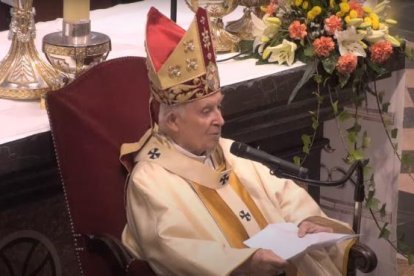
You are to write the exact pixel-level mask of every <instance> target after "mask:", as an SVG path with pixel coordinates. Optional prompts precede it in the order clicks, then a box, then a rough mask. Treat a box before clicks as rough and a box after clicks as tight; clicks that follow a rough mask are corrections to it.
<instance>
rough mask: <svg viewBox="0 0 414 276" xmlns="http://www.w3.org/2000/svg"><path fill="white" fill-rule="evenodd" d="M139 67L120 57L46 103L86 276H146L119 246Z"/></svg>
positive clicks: (138, 130)
mask: <svg viewBox="0 0 414 276" xmlns="http://www.w3.org/2000/svg"><path fill="white" fill-rule="evenodd" d="M148 100H149V83H148V79H147V71H146V65H145V59H144V58H139V57H126V58H119V59H114V60H110V61H107V62H104V63H101V64H98V65H97V66H95V67H93V68H92V69H90V70H89V71H87V72H85V73H84V74H82V75H81V76H79V77H78V78H77V79H75V80H74V81H73V82H72V83H70V84H69V85H67V86H66V87H64V88H62V89H61V90H59V91H55V92H51V93H49V94H48V95H47V99H46V104H47V109H48V114H49V119H50V124H51V129H52V134H53V140H54V147H55V151H56V156H57V160H58V165H59V170H60V174H61V181H62V185H63V189H64V192H65V198H66V205H67V211H68V214H69V217H70V220H71V221H70V224H71V227H72V233H73V241H74V244H75V248H76V254H77V258H78V261H79V265H80V267H81V270H82V271H83V273H84V275H100V276H106V275H138V274H139V275H151V274H153V272H152V270H151V269H150V267H149V266H148V264H147V263H145V262H143V261H139V260H135V259H133V258H132V257H131V256H130V255H129V254H128V252H127V251H126V250H125V249H124V248H123V246H122V244H121V243H120V242H119V239H120V237H121V232H122V230H123V228H124V226H125V223H126V216H125V209H124V188H125V187H124V185H125V179H126V174H127V172H126V170H125V169H124V168H123V167H122V165H121V163H120V162H119V149H120V146H121V144H122V143H125V142H135V141H137V140H138V139H139V137H140V136H141V135H142V134H143V133H144V131H145V130H147V129H148V127H149V126H150V118H149V112H148ZM350 260H351V261H350V265H349V271H350V275H353V274H352V273H355V269H359V270H361V271H363V272H369V271H372V270H373V269H374V268H375V266H376V257H375V254H374V253H373V252H372V250H370V249H369V248H367V247H366V246H364V245H362V244H356V245H355V246H354V247H353V248H352V249H351V252H350Z"/></svg>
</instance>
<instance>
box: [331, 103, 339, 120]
mask: <svg viewBox="0 0 414 276" xmlns="http://www.w3.org/2000/svg"><path fill="white" fill-rule="evenodd" d="M338 103H339V102H338V100H336V101H334V102H333V103H331V106H332V110H333V112H334V115H335V116H337V115H338Z"/></svg>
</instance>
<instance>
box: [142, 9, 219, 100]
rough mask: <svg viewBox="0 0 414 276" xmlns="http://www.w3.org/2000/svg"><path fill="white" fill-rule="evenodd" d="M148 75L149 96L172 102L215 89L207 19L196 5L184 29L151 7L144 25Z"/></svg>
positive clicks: (215, 71)
mask: <svg viewBox="0 0 414 276" xmlns="http://www.w3.org/2000/svg"><path fill="white" fill-rule="evenodd" d="M145 46H146V51H147V65H148V75H149V80H150V85H151V93H152V94H153V97H154V98H155V99H156V100H157V101H158V102H160V103H164V104H168V105H173V104H179V103H185V102H190V101H193V100H196V99H200V98H203V97H206V96H208V95H210V94H212V93H215V92H217V91H219V89H220V80H219V75H218V69H217V64H216V57H215V52H214V47H213V41H212V37H211V33H210V26H209V18H208V16H207V12H206V10H205V9H202V8H199V9H198V10H197V12H196V14H195V18H194V20H193V22H192V23H191V25H190V27H189V29H188V30H187V31H185V30H183V29H182V28H181V27H180V26H178V25H177V24H176V23H175V22H173V21H171V20H170V19H169V18H168V17H166V16H164V15H163V14H161V13H160V12H159V11H158V10H157V9H155V8H151V9H150V11H149V12H148V21H147V28H146V43H145Z"/></svg>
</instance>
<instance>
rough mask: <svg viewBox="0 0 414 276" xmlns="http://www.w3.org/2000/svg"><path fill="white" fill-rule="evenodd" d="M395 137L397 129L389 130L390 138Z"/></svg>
mask: <svg viewBox="0 0 414 276" xmlns="http://www.w3.org/2000/svg"><path fill="white" fill-rule="evenodd" d="M397 135H398V128H394V129H392V130H391V138H392V139H395V138H397Z"/></svg>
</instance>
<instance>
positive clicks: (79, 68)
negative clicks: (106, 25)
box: [43, 20, 111, 79]
mask: <svg viewBox="0 0 414 276" xmlns="http://www.w3.org/2000/svg"><path fill="white" fill-rule="evenodd" d="M90 26H91V25H90V20H82V21H79V22H76V23H72V22H65V21H63V26H62V31H61V32H55V33H50V34H47V35H46V36H45V37H44V38H43V52H44V53H45V54H46V57H47V59H48V60H49V62H50V64H52V66H53V67H54V68H55V69H57V70H59V71H61V72H63V73H65V74H66V75H67V76H68V77H69V78H71V79H74V78H75V77H77V76H78V75H79V74H81V73H82V72H84V71H85V70H87V69H88V68H90V67H92V66H94V65H96V64H98V63H100V62H102V61H104V60H106V58H107V57H108V54H109V52H110V51H111V40H110V38H109V37H108V36H107V35H105V34H102V33H97V32H91V30H90Z"/></svg>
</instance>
